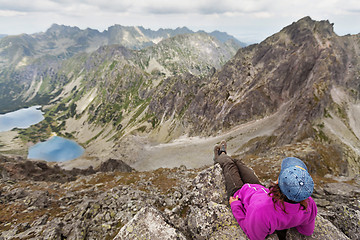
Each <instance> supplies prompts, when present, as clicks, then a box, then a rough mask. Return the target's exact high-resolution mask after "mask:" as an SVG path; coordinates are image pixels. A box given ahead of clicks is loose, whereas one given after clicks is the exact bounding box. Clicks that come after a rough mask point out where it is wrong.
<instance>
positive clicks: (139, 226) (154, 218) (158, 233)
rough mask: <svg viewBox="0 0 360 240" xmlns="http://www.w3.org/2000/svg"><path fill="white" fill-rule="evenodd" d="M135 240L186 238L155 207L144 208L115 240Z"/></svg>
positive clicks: (123, 228)
mask: <svg viewBox="0 0 360 240" xmlns="http://www.w3.org/2000/svg"><path fill="white" fill-rule="evenodd" d="M135 239H164V240H165V239H184V240H186V237H185V236H184V235H183V234H182V233H181V232H180V231H178V230H177V229H175V228H174V227H172V226H171V225H170V224H169V223H168V222H167V221H166V219H165V218H164V216H163V215H162V213H161V212H159V211H158V210H156V209H155V208H153V207H144V208H142V209H141V210H140V211H139V212H138V213H137V214H136V215H135V216H134V218H133V219H132V220H130V221H129V222H128V223H127V224H125V225H124V226H123V227H122V228H121V229H120V231H119V233H118V234H117V235H116V237H115V238H114V240H135Z"/></svg>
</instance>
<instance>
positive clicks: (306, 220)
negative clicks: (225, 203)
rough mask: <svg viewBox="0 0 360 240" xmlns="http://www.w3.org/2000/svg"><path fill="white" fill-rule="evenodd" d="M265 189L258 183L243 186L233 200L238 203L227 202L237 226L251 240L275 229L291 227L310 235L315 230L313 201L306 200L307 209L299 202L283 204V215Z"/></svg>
mask: <svg viewBox="0 0 360 240" xmlns="http://www.w3.org/2000/svg"><path fill="white" fill-rule="evenodd" d="M268 192H269V189H267V188H265V187H263V186H261V185H258V184H245V185H244V186H243V187H242V188H241V189H239V190H238V191H237V192H236V193H235V194H234V197H236V196H239V201H234V202H232V203H231V210H232V212H233V215H234V217H235V218H236V220H237V222H238V223H239V225H240V227H241V228H242V230H244V232H245V233H246V235H247V236H248V237H249V238H250V239H251V240H257V239H265V237H266V236H267V235H269V234H272V233H274V231H275V230H282V229H289V228H292V227H295V228H296V229H297V230H298V231H299V233H301V234H304V235H311V234H312V233H313V231H314V228H315V217H316V214H317V207H316V204H315V202H314V200H313V199H312V198H311V197H310V198H308V208H307V210H302V208H301V206H300V203H296V204H291V203H287V202H285V209H286V212H287V213H284V211H283V210H282V208H281V206H280V204H277V205H276V209H275V208H274V204H273V201H272V198H271V197H270V196H268Z"/></svg>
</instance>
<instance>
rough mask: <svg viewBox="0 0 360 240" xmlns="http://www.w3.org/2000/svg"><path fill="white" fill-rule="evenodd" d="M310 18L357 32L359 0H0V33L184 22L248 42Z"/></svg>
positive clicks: (341, 31) (339, 29) (169, 25)
mask: <svg viewBox="0 0 360 240" xmlns="http://www.w3.org/2000/svg"><path fill="white" fill-rule="evenodd" d="M304 16H310V17H311V18H312V19H314V20H329V21H330V22H331V23H334V29H335V32H336V33H337V34H338V35H345V34H348V33H350V34H357V33H359V32H360V24H359V23H360V0H0V34H10V35H14V34H20V33H28V34H31V33H35V32H44V31H46V29H48V28H49V27H50V26H51V24H53V23H57V24H64V25H69V26H78V27H79V28H81V29H85V28H87V27H89V28H93V29H98V30H100V31H103V30H106V29H107V28H108V27H109V26H112V25H114V24H120V25H124V26H144V27H145V28H150V29H152V30H157V29H159V28H176V27H183V26H186V27H188V28H190V29H191V30H193V31H197V30H205V31H208V32H210V31H214V30H219V31H223V32H227V33H229V34H231V35H233V36H235V37H236V38H238V39H239V40H241V41H244V42H248V43H254V42H260V41H262V40H264V39H265V38H266V37H268V36H270V35H272V34H274V33H276V32H278V31H280V30H281V29H282V28H283V27H285V26H287V25H289V24H291V23H292V22H294V21H297V20H299V19H300V18H302V17H304Z"/></svg>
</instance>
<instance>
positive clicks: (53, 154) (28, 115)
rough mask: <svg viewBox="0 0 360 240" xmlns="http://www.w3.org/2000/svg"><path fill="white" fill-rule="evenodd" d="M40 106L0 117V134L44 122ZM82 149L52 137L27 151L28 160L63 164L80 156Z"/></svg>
mask: <svg viewBox="0 0 360 240" xmlns="http://www.w3.org/2000/svg"><path fill="white" fill-rule="evenodd" d="M43 114H44V113H43V112H42V111H41V107H40V106H33V107H29V108H23V109H20V110H17V111H14V112H10V113H6V114H1V115H0V134H1V132H6V131H10V130H12V129H14V128H21V129H26V128H28V127H30V126H31V125H34V124H37V123H39V122H41V121H42V120H44V116H43ZM83 153H84V149H83V148H82V147H81V146H80V145H79V144H78V143H76V142H75V141H73V140H69V139H66V138H62V137H58V136H53V137H51V138H49V139H48V140H47V141H45V142H39V143H37V144H35V145H34V146H32V147H30V148H29V150H28V156H27V157H28V159H38V160H45V161H48V162H63V161H69V160H73V159H75V158H78V157H80V156H82V154H83Z"/></svg>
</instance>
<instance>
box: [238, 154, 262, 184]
mask: <svg viewBox="0 0 360 240" xmlns="http://www.w3.org/2000/svg"><path fill="white" fill-rule="evenodd" d="M233 161H234V162H235V164H236V166H237V168H238V170H239V174H240V177H241V180H242V181H243V182H244V183H250V184H261V183H260V181H259V179H258V177H257V176H256V174H255V172H254V171H253V170H252V169H251V168H249V167H248V166H246V165H245V164H244V163H243V162H242V161H241V160H240V159H233Z"/></svg>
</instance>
